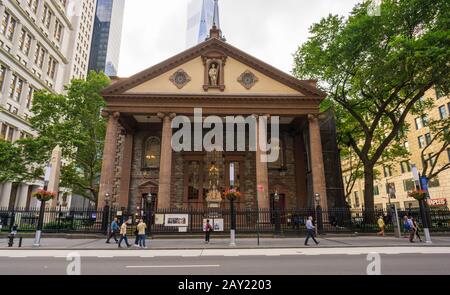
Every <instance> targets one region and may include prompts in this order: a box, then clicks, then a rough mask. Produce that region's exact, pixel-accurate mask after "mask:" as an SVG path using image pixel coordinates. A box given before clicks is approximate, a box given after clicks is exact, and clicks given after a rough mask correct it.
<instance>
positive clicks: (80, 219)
mask: <svg viewBox="0 0 450 295" xmlns="http://www.w3.org/2000/svg"><path fill="white" fill-rule="evenodd" d="M398 215H399V219H400V226H401V227H402V228H403V222H402V218H403V216H405V215H408V216H412V217H414V218H416V220H417V221H418V223H419V224H422V220H421V214H420V212H419V210H407V211H399V212H398ZM232 216H234V217H235V220H236V232H237V233H256V232H257V231H259V232H261V233H280V234H285V235H289V234H303V233H304V232H305V231H306V220H307V219H308V217H309V216H311V217H313V219H314V222H315V224H316V226H317V227H318V229H319V231H321V232H324V233H337V232H342V233H354V232H359V233H375V232H377V231H379V227H378V219H379V218H380V217H382V218H383V220H384V222H385V224H386V231H387V232H393V231H394V227H395V226H396V225H395V224H394V220H395V216H394V215H393V213H392V212H390V211H386V210H371V211H369V210H349V209H329V210H327V211H322V210H314V209H288V210H254V209H236V210H235V212H234V215H232V214H231V212H230V210H226V209H170V210H159V209H158V210H154V211H151V210H147V211H145V212H142V211H141V212H139V213H136V212H129V211H128V210H120V209H110V208H107V207H106V208H104V209H101V210H97V209H92V210H87V209H70V210H66V209H63V208H48V209H46V210H45V213H44V223H43V232H45V233H106V232H107V230H108V225H109V224H110V222H111V220H112V218H114V217H118V218H119V223H121V222H123V221H125V220H131V221H132V224H135V221H136V219H138V218H143V219H144V220H145V221H146V222H147V224H148V225H149V232H151V233H152V234H180V233H181V234H183V233H188V234H195V233H202V232H203V228H204V224H205V221H206V220H207V219H209V220H210V222H211V224H214V226H215V231H216V232H224V233H225V232H229V230H230V227H231V218H232ZM429 216H430V220H431V226H430V230H431V231H435V232H436V231H439V232H443V231H448V232H450V211H448V210H430V211H429ZM38 219H39V208H32V209H27V210H25V209H15V210H7V209H0V220H1V225H2V230H3V231H10V230H11V229H12V227H13V226H14V225H15V224H16V225H17V229H18V231H19V232H33V231H35V230H36V227H37V224H38ZM129 231H130V233H132V232H133V231H134V227H133V225H131V226H130V227H129Z"/></svg>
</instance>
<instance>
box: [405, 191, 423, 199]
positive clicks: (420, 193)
mask: <svg viewBox="0 0 450 295" xmlns="http://www.w3.org/2000/svg"><path fill="white" fill-rule="evenodd" d="M408 197H410V198H414V199H416V200H417V201H421V200H424V199H425V198H426V197H427V192H426V191H424V190H418V191H412V192H409V193H408Z"/></svg>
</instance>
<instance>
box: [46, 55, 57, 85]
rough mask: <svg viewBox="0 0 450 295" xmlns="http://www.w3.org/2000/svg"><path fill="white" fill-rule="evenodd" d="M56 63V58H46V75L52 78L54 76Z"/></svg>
mask: <svg viewBox="0 0 450 295" xmlns="http://www.w3.org/2000/svg"><path fill="white" fill-rule="evenodd" d="M56 65H57V62H56V60H55V59H54V58H53V57H51V56H50V57H49V58H48V67H47V75H48V76H49V77H50V78H52V79H54V78H55V72H56Z"/></svg>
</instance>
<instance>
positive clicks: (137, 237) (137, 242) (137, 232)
mask: <svg viewBox="0 0 450 295" xmlns="http://www.w3.org/2000/svg"><path fill="white" fill-rule="evenodd" d="M139 222H140V219H136V228H135V229H134V236H135V239H134V246H135V247H139V231H138V228H137V226H138V224H139Z"/></svg>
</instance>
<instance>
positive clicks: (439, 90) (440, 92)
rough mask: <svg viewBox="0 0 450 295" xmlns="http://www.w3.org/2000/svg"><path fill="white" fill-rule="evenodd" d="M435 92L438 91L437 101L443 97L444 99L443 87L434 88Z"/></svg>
mask: <svg viewBox="0 0 450 295" xmlns="http://www.w3.org/2000/svg"><path fill="white" fill-rule="evenodd" d="M434 90H435V91H436V99H439V98H441V97H444V91H442V89H441V87H439V86H436V87H435V88H434Z"/></svg>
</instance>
